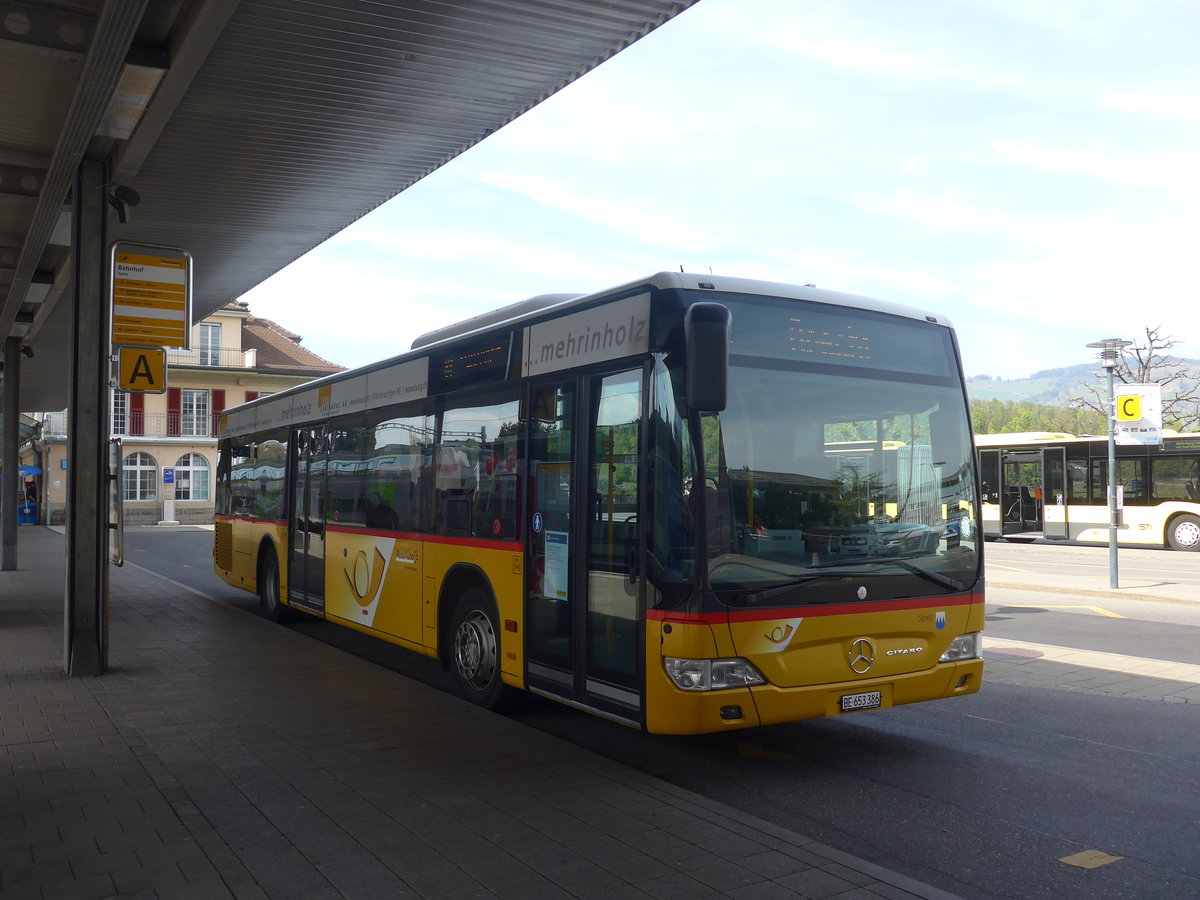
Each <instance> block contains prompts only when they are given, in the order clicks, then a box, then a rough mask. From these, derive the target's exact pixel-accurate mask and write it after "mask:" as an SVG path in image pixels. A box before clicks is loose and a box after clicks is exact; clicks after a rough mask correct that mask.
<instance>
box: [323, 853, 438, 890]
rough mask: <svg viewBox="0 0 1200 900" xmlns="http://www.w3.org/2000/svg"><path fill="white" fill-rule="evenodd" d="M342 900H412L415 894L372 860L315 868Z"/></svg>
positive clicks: (396, 877)
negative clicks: (401, 899) (409, 899)
mask: <svg viewBox="0 0 1200 900" xmlns="http://www.w3.org/2000/svg"><path fill="white" fill-rule="evenodd" d="M318 870H319V871H320V873H321V875H322V876H323V877H324V878H325V879H326V880H327V881H328V882H329V883H330V884H331V885H332V886H333V887H334V888H336V889H337V890H338V892H339V893H340V894H341V895H342V896H343V897H363V898H376V897H415V896H417V894H416V891H414V890H413V888H412V887H411V886H410V885H409V884H407V883H406V882H404V881H403V880H402V879H400V878H399V877H398V876H397V875H396V873H395V872H393V871H392V870H390V869H389V868H387V867H386V866H384V865H383V864H382V863H379V862H378V861H376V860H361V859H344V860H339V861H337V862H333V863H328V864H324V865H320V866H318Z"/></svg>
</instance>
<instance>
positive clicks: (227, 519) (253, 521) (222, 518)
mask: <svg viewBox="0 0 1200 900" xmlns="http://www.w3.org/2000/svg"><path fill="white" fill-rule="evenodd" d="M213 521H215V522H249V523H250V524H251V525H283V526H285V527H286V526H287V520H286V519H256V518H254V516H213Z"/></svg>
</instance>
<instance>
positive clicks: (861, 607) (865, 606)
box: [646, 594, 983, 625]
mask: <svg viewBox="0 0 1200 900" xmlns="http://www.w3.org/2000/svg"><path fill="white" fill-rule="evenodd" d="M975 603H983V594H968V595H965V596H959V597H916V598H913V599H909V600H883V601H880V602H878V603H837V604H832V605H831V604H822V605H820V606H781V607H776V608H774V609H754V610H741V609H730V610H728V611H727V612H716V613H683V612H673V611H671V610H664V609H648V610H646V618H647V619H648V620H651V621H658V622H663V621H666V620H668V619H671V620H675V621H679V620H682V621H685V622H697V623H705V624H709V625H721V624H724V623H725V622H768V621H774V620H776V619H792V618H801V619H809V618H814V617H816V616H854V615H859V614H862V613H872V612H896V611H897V610H906V609H931V608H935V607H948V606H971V605H973V604H975Z"/></svg>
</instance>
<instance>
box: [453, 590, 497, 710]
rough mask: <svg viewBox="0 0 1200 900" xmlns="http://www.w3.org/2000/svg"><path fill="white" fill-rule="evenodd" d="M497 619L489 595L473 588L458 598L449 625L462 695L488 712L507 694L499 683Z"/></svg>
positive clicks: (455, 673) (454, 664)
mask: <svg viewBox="0 0 1200 900" xmlns="http://www.w3.org/2000/svg"><path fill="white" fill-rule="evenodd" d="M498 619H499V616H498V615H497V613H496V607H495V604H494V603H492V599H491V597H490V596H489V595H488V593H487V592H486V591H485V590H483V589H482V588H479V587H472V588H468V589H467V590H466V591H464V592H463V594H462V596H461V597H459V598H458V603H457V604H456V605H455V607H454V618H453V619H452V620H451V625H450V639H451V648H450V665H451V668H452V669H453V671H454V677H455V678H456V679H457V681H458V687H459V692H460V693H461V694H462V695H463V697H465V698H466V699H467V700H470V701H471V702H472V703H475V704H478V705H479V706H482V707H484V708H486V709H498V708H499V707H500V706H501V705H502V703H503V702H504V701H505V700H506V699H507V694H508V690H507V689H506V688H505V686H504V684H503V682H502V681H501V680H500V632H499V629H498V627H497V621H498Z"/></svg>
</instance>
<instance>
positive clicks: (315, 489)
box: [287, 426, 328, 613]
mask: <svg viewBox="0 0 1200 900" xmlns="http://www.w3.org/2000/svg"><path fill="white" fill-rule="evenodd" d="M327 443H328V438H327V434H326V429H325V428H324V427H323V426H318V427H315V428H313V427H305V428H297V429H295V430H294V431H293V432H292V440H291V446H292V447H294V448H295V450H294V455H293V457H292V473H293V478H292V496H291V503H290V507H291V509H290V515H289V516H288V523H289V524H288V531H289V537H288V548H289V549H288V579H287V585H288V589H287V590H288V603H290V604H291V605H292V606H299V607H302V608H304V609H307V610H309V611H311V612H315V613H321V612H324V610H325V503H324V497H325V461H326V458H327V455H328V454H327V453H326V445H327Z"/></svg>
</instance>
